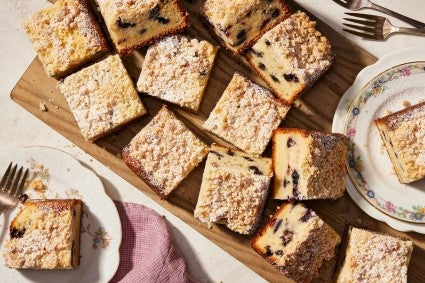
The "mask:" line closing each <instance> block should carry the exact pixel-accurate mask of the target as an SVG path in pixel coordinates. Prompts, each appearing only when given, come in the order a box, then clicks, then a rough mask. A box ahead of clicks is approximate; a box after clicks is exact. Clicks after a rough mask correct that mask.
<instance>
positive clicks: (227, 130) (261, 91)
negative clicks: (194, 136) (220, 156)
mask: <svg viewBox="0 0 425 283" xmlns="http://www.w3.org/2000/svg"><path fill="white" fill-rule="evenodd" d="M288 110H289V106H286V105H284V104H283V103H282V102H281V101H279V100H278V99H275V98H274V97H273V95H272V94H271V92H270V91H268V90H267V89H265V88H263V87H261V86H259V85H257V84H255V83H253V82H251V81H250V80H248V79H246V78H245V77H243V76H242V75H240V74H238V73H235V74H234V76H233V78H232V80H231V81H230V83H229V85H228V86H227V88H226V90H225V91H224V93H223V95H222V96H221V98H220V100H219V101H218V103H217V105H216V106H215V108H214V109H213V111H212V112H211V113H210V115H209V117H208V119H207V120H206V121H205V123H204V125H203V127H204V128H205V129H206V130H208V131H210V132H211V133H213V134H215V135H217V136H218V137H220V138H222V139H224V140H226V141H227V142H230V143H231V144H233V145H234V146H236V147H238V148H239V149H242V150H243V151H246V152H248V153H252V154H256V155H261V154H262V153H263V151H264V150H265V148H266V146H267V144H268V143H269V142H270V139H271V137H272V134H273V130H275V129H276V128H277V127H278V126H279V124H280V123H281V122H282V120H283V118H285V116H286V113H287V112H288Z"/></svg>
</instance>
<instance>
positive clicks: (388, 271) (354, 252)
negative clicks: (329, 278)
mask: <svg viewBox="0 0 425 283" xmlns="http://www.w3.org/2000/svg"><path fill="white" fill-rule="evenodd" d="M412 251H413V242H412V241H409V240H403V239H400V238H397V237H394V236H390V235H385V234H381V233H377V232H373V231H369V230H364V229H359V228H355V227H352V228H351V229H350V230H349V232H348V244H347V249H346V254H345V260H344V263H343V265H342V267H341V269H340V271H339V274H338V278H337V280H336V282H338V283H349V282H408V281H407V269H408V266H409V261H410V256H411V254H412Z"/></svg>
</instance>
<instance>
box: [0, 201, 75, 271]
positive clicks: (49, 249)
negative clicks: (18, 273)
mask: <svg viewBox="0 0 425 283" xmlns="http://www.w3.org/2000/svg"><path fill="white" fill-rule="evenodd" d="M82 205H83V202H82V201H81V200H79V199H47V200H27V201H26V202H25V203H24V207H23V208H22V210H21V211H19V212H18V214H17V215H16V217H15V218H14V219H13V220H12V222H11V224H10V229H9V230H10V232H9V233H10V239H9V240H7V241H6V243H5V245H4V247H3V257H4V261H5V264H6V266H7V267H9V268H20V269H72V268H76V267H78V265H79V263H80V225H81V211H82Z"/></svg>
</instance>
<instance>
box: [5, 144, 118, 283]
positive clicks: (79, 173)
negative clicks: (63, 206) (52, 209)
mask: <svg viewBox="0 0 425 283" xmlns="http://www.w3.org/2000/svg"><path fill="white" fill-rule="evenodd" d="M10 162H14V163H18V164H20V165H24V166H26V167H28V168H29V169H30V178H29V181H28V184H27V186H26V191H25V193H26V194H27V195H28V196H29V198H32V199H36V198H37V199H40V198H41V199H44V198H80V199H82V200H83V203H84V206H83V216H82V225H81V228H82V232H81V248H80V255H81V258H80V266H79V267H78V268H76V269H74V270H16V269H9V268H7V267H5V266H4V260H3V256H1V255H0V274H1V279H0V281H1V282H79V283H83V282H108V281H109V280H110V279H111V278H112V277H113V276H114V274H115V272H116V270H117V268H118V264H119V251H118V249H119V246H120V244H121V222H120V218H119V215H118V211H117V209H116V207H115V205H114V203H113V201H112V200H111V199H110V198H109V197H108V195H106V193H105V190H104V187H103V185H102V182H101V181H100V179H99V178H98V177H97V176H96V174H95V173H94V172H93V171H91V170H90V169H88V168H87V167H85V166H84V165H83V164H81V163H79V162H78V161H77V160H76V159H74V158H73V157H72V156H70V155H69V154H67V153H65V152H62V151H60V150H57V149H53V148H48V147H25V148H23V147H15V148H8V149H3V150H0V175H2V174H3V172H4V171H5V170H6V167H7V166H8V164H9V163H10ZM19 206H21V204H19ZM18 211H19V208H15V209H13V210H12V211H9V212H6V213H4V214H2V215H0V233H1V234H0V249H1V247H2V246H3V244H4V241H5V240H6V239H8V238H9V235H8V231H9V223H10V221H11V220H12V219H13V217H14V216H15V215H16V213H17V212H18Z"/></svg>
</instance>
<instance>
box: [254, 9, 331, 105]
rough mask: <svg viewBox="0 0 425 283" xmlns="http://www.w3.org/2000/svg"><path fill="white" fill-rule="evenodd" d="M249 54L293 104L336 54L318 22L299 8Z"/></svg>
mask: <svg viewBox="0 0 425 283" xmlns="http://www.w3.org/2000/svg"><path fill="white" fill-rule="evenodd" d="M246 57H247V60H248V62H249V63H250V64H251V66H252V67H253V68H254V69H255V70H256V71H257V72H258V74H259V75H260V76H261V77H262V78H263V79H264V80H265V81H266V82H267V84H268V85H269V86H270V88H271V89H272V90H273V92H274V93H275V94H276V95H277V96H278V97H279V98H281V99H282V100H284V101H285V102H286V103H287V104H291V103H293V102H294V101H295V100H296V99H297V98H298V96H299V95H300V94H301V93H302V92H303V91H304V90H306V89H307V88H308V87H309V86H311V85H312V84H313V83H314V82H315V81H316V80H318V79H319V77H320V76H321V75H322V74H323V73H324V72H325V71H326V70H327V69H329V67H330V66H331V65H332V62H333V60H334V53H333V52H332V49H331V45H330V43H329V41H328V39H327V38H326V37H325V36H323V35H322V34H321V33H320V32H319V31H317V30H316V22H314V21H311V20H310V18H309V17H308V16H307V15H306V14H305V13H304V12H300V11H298V12H296V13H294V14H292V15H291V16H290V17H289V18H287V19H286V20H284V21H283V22H281V23H280V24H279V25H277V26H275V27H274V28H273V29H271V30H270V31H268V32H267V33H266V34H264V35H263V36H262V37H261V38H260V39H259V40H258V41H257V43H256V44H255V45H254V46H252V48H251V49H250V50H249V51H248V52H247V54H246Z"/></svg>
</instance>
